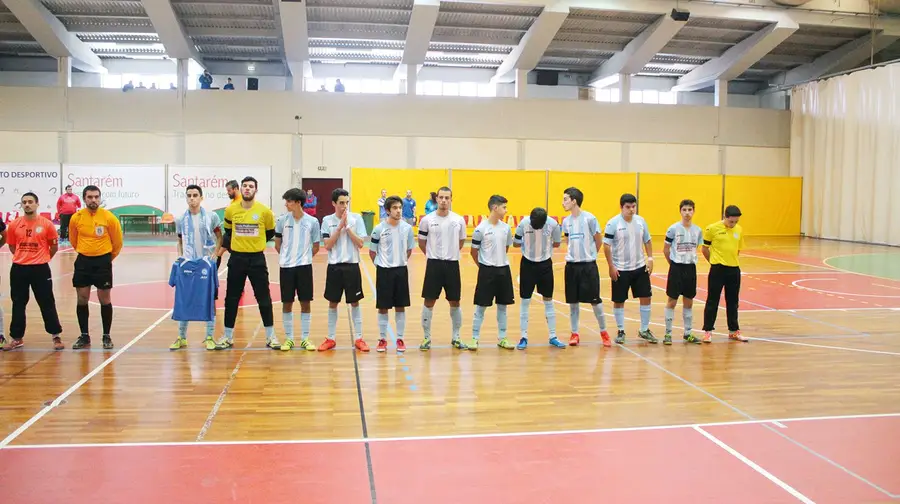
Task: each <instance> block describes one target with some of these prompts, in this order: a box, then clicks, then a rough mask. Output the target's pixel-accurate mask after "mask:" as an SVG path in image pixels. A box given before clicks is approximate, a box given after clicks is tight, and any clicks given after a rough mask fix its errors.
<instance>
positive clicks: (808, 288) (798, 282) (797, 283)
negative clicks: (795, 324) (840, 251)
mask: <svg viewBox="0 0 900 504" xmlns="http://www.w3.org/2000/svg"><path fill="white" fill-rule="evenodd" d="M826 280H837V278H802V279H800V280H794V281H793V282H791V285H793V286H794V287H797V288H799V289H803V290H808V291H813V292H821V293H823V294H834V295H835V296H849V297H867V298H882V299H897V298H900V296H883V295H881V294H857V293H850V292H841V291H833V290H827V289H814V288H812V287H807V286H805V285H800V283H801V282H823V281H826ZM872 285H878V284H872ZM879 287H887V288H888V289H896V287H889V286H887V285H880V286H879ZM898 290H900V289H898Z"/></svg>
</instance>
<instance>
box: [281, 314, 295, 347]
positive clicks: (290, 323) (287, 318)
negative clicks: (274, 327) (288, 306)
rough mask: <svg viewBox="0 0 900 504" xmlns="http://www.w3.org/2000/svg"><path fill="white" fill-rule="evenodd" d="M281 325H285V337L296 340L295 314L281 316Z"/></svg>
mask: <svg viewBox="0 0 900 504" xmlns="http://www.w3.org/2000/svg"><path fill="white" fill-rule="evenodd" d="M281 323H282V325H284V337H285V338H287V339H289V340H292V339H294V314H293V312H287V313H283V312H282V314H281Z"/></svg>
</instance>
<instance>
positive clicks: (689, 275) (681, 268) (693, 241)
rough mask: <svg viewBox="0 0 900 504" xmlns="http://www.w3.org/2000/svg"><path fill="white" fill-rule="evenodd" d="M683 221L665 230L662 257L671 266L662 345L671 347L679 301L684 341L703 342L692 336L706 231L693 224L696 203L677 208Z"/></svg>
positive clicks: (683, 204)
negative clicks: (699, 254) (699, 262)
mask: <svg viewBox="0 0 900 504" xmlns="http://www.w3.org/2000/svg"><path fill="white" fill-rule="evenodd" d="M678 208H679V211H680V212H681V220H680V221H678V222H676V223H675V224H672V225H671V226H669V229H668V230H666V244H665V245H663V255H664V256H665V257H666V261H668V262H669V273H668V277H667V278H666V296H668V297H669V299H668V301H667V302H666V334H665V336H664V337H663V344H665V345H671V344H672V322H673V321H674V320H675V305H676V304H678V297H679V296H681V297H682V298H683V299H684V300H683V301H682V303H683V306H682V317H683V319H684V341H687V342H688V343H700V338H698V337H696V336H694V335H693V334H691V329H692V327H693V324H694V296H696V295H697V249H698V248H699V247H700V241H701V240H702V237H703V230H702V229H700V226H697V225H696V224H694V222H693V220H694V202H693V201H692V200H689V199H686V200H682V201H681V203H680V204H679V205H678Z"/></svg>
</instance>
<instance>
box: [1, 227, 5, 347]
mask: <svg viewBox="0 0 900 504" xmlns="http://www.w3.org/2000/svg"><path fill="white" fill-rule="evenodd" d="M4 245H6V223H5V222H3V221H2V220H0V248H2V247H3V246H4ZM5 325H6V324H5V322H4V321H3V307H2V306H0V345H5V344H6V337H5V336H4V335H3V327H4V326H5Z"/></svg>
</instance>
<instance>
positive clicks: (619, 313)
mask: <svg viewBox="0 0 900 504" xmlns="http://www.w3.org/2000/svg"><path fill="white" fill-rule="evenodd" d="M613 315H614V316H615V317H616V328H618V330H620V331H624V330H625V307H622V308H615V307H613Z"/></svg>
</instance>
